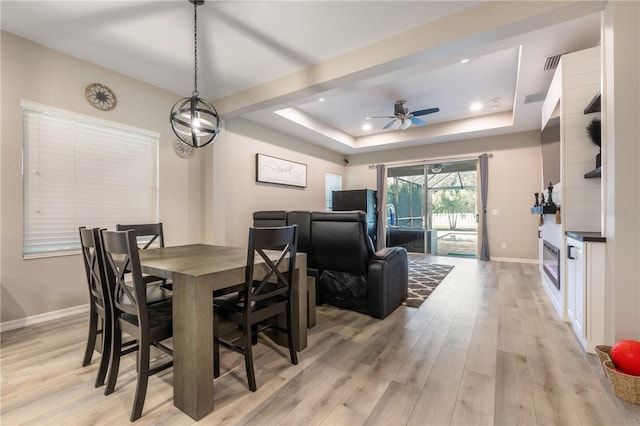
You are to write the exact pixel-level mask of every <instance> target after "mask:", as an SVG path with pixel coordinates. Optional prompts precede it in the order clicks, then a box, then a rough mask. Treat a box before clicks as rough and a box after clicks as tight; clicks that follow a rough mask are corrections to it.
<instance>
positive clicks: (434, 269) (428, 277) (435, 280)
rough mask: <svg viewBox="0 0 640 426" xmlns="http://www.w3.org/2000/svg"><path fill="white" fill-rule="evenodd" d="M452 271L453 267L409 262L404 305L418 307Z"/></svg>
mask: <svg viewBox="0 0 640 426" xmlns="http://www.w3.org/2000/svg"><path fill="white" fill-rule="evenodd" d="M452 269H453V265H436V264H434V263H421V262H411V261H409V295H408V297H407V300H406V301H405V305H407V306H410V307H412V308H418V307H420V305H422V303H423V302H424V301H425V300H427V297H429V295H430V294H431V293H432V292H433V290H435V288H436V287H437V286H438V284H440V283H441V282H442V280H443V279H444V277H446V276H447V274H448V273H449V272H451V270H452Z"/></svg>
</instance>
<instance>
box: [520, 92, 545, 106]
mask: <svg viewBox="0 0 640 426" xmlns="http://www.w3.org/2000/svg"><path fill="white" fill-rule="evenodd" d="M546 98H547V91H546V90H545V91H544V92H538V93H531V94H530V95H527V96H525V97H524V103H525V104H533V103H536V102H542V101H544V100H545V99H546Z"/></svg>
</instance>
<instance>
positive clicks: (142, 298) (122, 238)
mask: <svg viewBox="0 0 640 426" xmlns="http://www.w3.org/2000/svg"><path fill="white" fill-rule="evenodd" d="M102 244H103V248H104V257H105V264H106V268H105V269H106V275H107V280H108V281H109V286H110V288H111V289H112V293H111V295H112V303H113V311H114V316H115V317H120V316H121V315H122V314H129V315H133V316H135V317H137V318H138V325H139V327H140V328H141V329H148V328H149V316H148V312H147V291H146V284H145V283H144V281H143V279H142V268H141V266H140V256H139V254H138V245H137V242H136V234H135V231H133V230H128V231H102ZM129 273H131V275H130V277H131V279H132V284H129V283H127V281H126V279H125V277H127V276H129V275H128V274H129Z"/></svg>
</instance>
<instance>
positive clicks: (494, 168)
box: [346, 131, 542, 261]
mask: <svg viewBox="0 0 640 426" xmlns="http://www.w3.org/2000/svg"><path fill="white" fill-rule="evenodd" d="M483 152H491V153H493V156H494V157H493V158H492V159H490V160H489V194H488V198H487V212H488V216H487V219H488V220H487V228H488V233H489V250H490V252H491V257H492V258H509V259H527V260H531V261H534V260H536V259H537V258H538V220H539V217H538V216H535V215H532V214H531V211H530V208H531V207H532V206H533V204H534V202H535V200H534V195H533V194H534V193H535V192H539V186H540V176H541V173H542V171H541V162H540V156H541V151H540V132H538V131H532V132H524V133H516V134H511V135H501V136H492V137H485V138H477V139H467V140H461V141H455V142H445V143H439V144H431V145H423V146H418V147H412V148H401V149H394V150H389V151H384V152H374V153H367V154H359V155H354V156H351V157H349V165H348V166H347V175H346V188H347V189H357V188H372V189H375V188H376V170H375V169H373V168H369V165H370V164H377V163H395V162H417V161H421V160H426V161H428V160H432V159H444V158H449V157H473V156H478V155H479V154H481V153H483ZM493 210H497V211H498V213H499V214H498V215H493V214H492V211H493ZM503 242H504V243H506V244H507V248H504V249H503V248H502V243H503Z"/></svg>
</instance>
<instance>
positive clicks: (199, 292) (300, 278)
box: [139, 244, 307, 420]
mask: <svg viewBox="0 0 640 426" xmlns="http://www.w3.org/2000/svg"><path fill="white" fill-rule="evenodd" d="M139 253H140V264H141V266H142V271H143V272H144V273H147V274H151V275H154V276H157V277H161V278H166V279H168V280H169V279H170V280H172V282H173V403H174V405H175V406H176V407H178V409H180V410H182V411H183V412H184V413H186V414H188V415H189V416H190V417H191V418H193V419H194V420H200V419H202V418H203V417H204V416H206V415H207V414H208V413H210V412H211V411H212V410H213V403H214V380H213V303H212V293H213V291H215V290H221V289H225V288H229V287H232V286H235V285H237V284H240V283H243V282H244V280H245V271H246V265H247V249H246V248H238V247H227V246H219V245H208V244H188V245H182V246H174V247H162V248H154V249H146V250H140V252H139ZM278 254H279V252H273V259H276V258H277V256H278ZM255 264H256V266H255V268H254V269H255V270H256V272H255V274H256V277H257V276H258V275H259V274H260V273H261V271H265V270H266V265H265V266H264V269H263V268H261V267H260V266H259V265H261V264H262V265H264V260H262V259H260V260H256V263H255ZM286 264H287V262H282V265H281V268H282V269H285V268H286V266H287V265H286ZM263 275H264V274H263ZM291 292H292V293H291V305H292V311H293V312H292V328H293V340H294V347H295V349H296V350H297V351H301V350H302V349H304V348H306V346H307V258H306V254H305V253H296V273H295V274H294V282H293V283H292V289H291ZM279 343H280V344H283V345H286V339H282V341H281V342H279Z"/></svg>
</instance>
